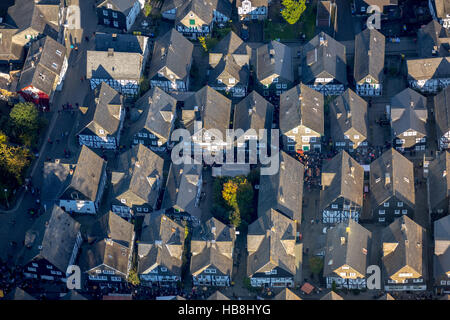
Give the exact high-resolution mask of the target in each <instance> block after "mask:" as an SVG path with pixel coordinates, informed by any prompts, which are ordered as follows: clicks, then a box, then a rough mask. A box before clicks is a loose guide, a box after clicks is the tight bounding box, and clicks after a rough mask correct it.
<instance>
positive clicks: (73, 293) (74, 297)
mask: <svg viewBox="0 0 450 320" xmlns="http://www.w3.org/2000/svg"><path fill="white" fill-rule="evenodd" d="M60 300H88V299H87V298H86V297H85V296H83V295H82V294H80V293H78V291H76V290H69V292H68V293H67V294H66V295H64V296H63V297H62V298H61V299H60Z"/></svg>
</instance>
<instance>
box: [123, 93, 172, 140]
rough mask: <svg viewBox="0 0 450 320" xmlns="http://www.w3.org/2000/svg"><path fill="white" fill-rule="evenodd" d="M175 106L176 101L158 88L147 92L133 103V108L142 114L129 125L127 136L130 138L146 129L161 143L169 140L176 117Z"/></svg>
mask: <svg viewBox="0 0 450 320" xmlns="http://www.w3.org/2000/svg"><path fill="white" fill-rule="evenodd" d="M176 104H177V100H176V99H175V98H173V97H172V96H170V95H169V94H167V93H166V92H164V91H163V90H162V89H160V88H159V87H154V88H152V89H150V90H149V91H147V92H146V93H145V94H144V95H143V96H142V97H141V98H139V100H138V101H136V103H135V107H136V108H137V109H139V110H142V113H141V114H140V116H139V119H138V120H137V121H136V122H135V123H133V124H132V125H131V127H130V130H129V136H130V137H132V136H133V135H134V134H136V133H137V132H139V131H141V130H142V129H146V130H148V131H150V132H151V133H153V134H155V135H156V136H158V138H159V139H160V140H162V141H167V140H169V138H170V134H171V130H172V127H173V120H174V118H175V115H176V114H175V112H176Z"/></svg>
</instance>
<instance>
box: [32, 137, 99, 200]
mask: <svg viewBox="0 0 450 320" xmlns="http://www.w3.org/2000/svg"><path fill="white" fill-rule="evenodd" d="M63 161H64V160H58V161H56V162H45V163H44V175H43V181H42V194H41V198H42V200H44V201H55V200H58V199H72V193H74V192H75V193H76V194H77V195H78V197H79V199H80V200H83V199H87V200H91V201H95V200H96V197H97V192H98V187H99V184H100V178H101V176H102V174H103V172H104V170H105V169H106V161H105V160H103V159H102V158H100V157H99V156H98V155H97V154H95V153H94V152H93V151H92V150H90V149H89V148H88V147H86V146H82V147H81V152H80V154H79V156H78V160H77V162H76V163H64V162H63Z"/></svg>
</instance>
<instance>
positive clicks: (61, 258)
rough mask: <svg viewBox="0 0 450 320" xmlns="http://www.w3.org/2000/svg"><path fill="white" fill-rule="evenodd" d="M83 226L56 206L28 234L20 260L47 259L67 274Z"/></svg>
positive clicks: (39, 219)
mask: <svg viewBox="0 0 450 320" xmlns="http://www.w3.org/2000/svg"><path fill="white" fill-rule="evenodd" d="M80 227H81V225H80V224H79V223H78V222H77V221H75V220H74V219H73V218H72V217H71V216H70V215H69V214H67V213H66V212H64V211H63V210H62V209H61V208H60V207H58V206H54V207H53V208H52V209H51V210H48V211H47V212H45V213H44V214H43V215H42V216H40V217H39V218H38V219H37V220H36V221H35V222H34V224H33V225H32V227H31V228H30V229H29V230H28V231H27V232H26V234H25V240H24V249H23V251H22V254H21V257H20V260H21V261H23V264H26V263H28V262H30V261H32V260H33V259H45V260H47V261H48V262H49V263H51V264H52V265H54V266H55V267H56V268H58V269H59V270H60V271H61V272H63V273H65V272H66V270H67V267H68V266H69V263H70V258H71V256H72V252H73V248H74V246H75V243H76V240H77V235H78V233H79V232H80Z"/></svg>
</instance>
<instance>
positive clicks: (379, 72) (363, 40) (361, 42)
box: [354, 28, 385, 83]
mask: <svg viewBox="0 0 450 320" xmlns="http://www.w3.org/2000/svg"><path fill="white" fill-rule="evenodd" d="M384 55H385V37H384V35H383V34H381V33H380V32H379V31H377V30H375V29H368V28H367V29H364V31H362V32H360V33H358V34H357V35H356V37H355V68H354V78H355V81H356V82H357V83H358V82H360V81H363V82H364V81H365V78H366V77H367V76H369V75H370V76H371V77H373V79H375V80H376V81H377V82H378V83H381V82H382V79H383V69H384Z"/></svg>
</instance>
